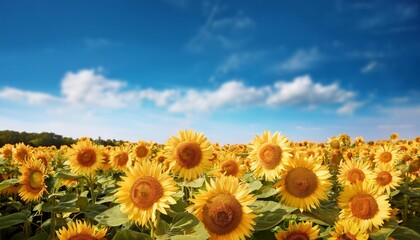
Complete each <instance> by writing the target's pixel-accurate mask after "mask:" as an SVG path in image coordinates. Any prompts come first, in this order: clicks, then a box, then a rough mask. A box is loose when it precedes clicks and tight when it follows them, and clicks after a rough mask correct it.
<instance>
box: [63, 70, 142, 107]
mask: <svg viewBox="0 0 420 240" xmlns="http://www.w3.org/2000/svg"><path fill="white" fill-rule="evenodd" d="M124 86H126V83H125V82H123V81H120V80H114V79H107V78H105V77H104V76H103V75H102V74H100V73H98V72H96V71H95V70H93V69H85V70H81V71H79V72H76V73H73V72H68V73H66V75H65V76H64V79H63V80H62V82H61V93H62V95H63V97H64V99H65V101H66V102H68V103H70V104H76V105H77V104H80V105H94V106H101V107H111V108H119V107H124V106H126V105H127V103H128V102H131V101H133V100H134V99H135V93H134V92H130V91H123V90H122V88H123V87H124Z"/></svg>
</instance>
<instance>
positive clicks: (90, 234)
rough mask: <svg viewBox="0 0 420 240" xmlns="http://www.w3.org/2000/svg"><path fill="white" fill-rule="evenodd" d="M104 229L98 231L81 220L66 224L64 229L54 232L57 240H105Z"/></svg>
mask: <svg viewBox="0 0 420 240" xmlns="http://www.w3.org/2000/svg"><path fill="white" fill-rule="evenodd" d="M106 232H107V229H106V228H103V229H98V228H96V227H94V226H92V225H91V224H90V223H88V222H86V221H82V220H76V222H71V223H68V224H67V228H66V227H62V228H61V229H59V230H57V231H55V233H56V234H57V237H58V239H59V240H73V239H89V240H103V239H104V240H105V239H106V238H105V234H106Z"/></svg>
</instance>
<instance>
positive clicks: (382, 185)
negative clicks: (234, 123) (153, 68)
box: [0, 130, 420, 240]
mask: <svg viewBox="0 0 420 240" xmlns="http://www.w3.org/2000/svg"><path fill="white" fill-rule="evenodd" d="M419 169H420V137H417V138H415V139H399V136H398V134H396V133H393V134H391V136H390V138H389V139H387V140H378V141H369V142H366V141H364V139H363V138H362V137H357V138H355V139H353V140H352V139H351V138H350V137H349V135H347V134H341V135H340V136H334V137H331V138H330V139H329V140H328V141H327V142H324V143H315V142H310V141H303V142H292V141H290V140H289V139H288V138H287V137H286V136H284V135H282V134H281V133H280V132H275V133H271V132H269V131H264V132H263V133H262V134H260V135H256V136H255V138H254V139H250V142H249V143H248V144H229V145H223V146H221V145H220V144H218V143H211V142H210V141H208V140H207V138H206V137H205V135H204V134H203V133H198V132H196V131H194V130H184V131H179V132H178V135H176V136H171V137H170V138H169V139H168V140H167V142H166V143H164V144H161V143H154V142H146V141H139V142H136V143H131V142H125V143H121V144H120V145H118V146H113V147H110V146H102V145H99V144H97V143H95V142H94V141H92V140H91V139H90V138H81V139H78V141H77V142H76V143H75V144H73V145H71V146H62V147H60V148H56V147H31V146H28V145H25V144H23V143H18V144H13V145H12V144H5V145H4V146H2V147H1V149H0V174H1V175H0V176H1V178H0V198H1V202H0V239H8V240H17V239H18V240H23V239H31V240H37V239H39V240H41V239H60V240H63V239H72V240H75V239H79V240H80V239H90V240H92V239H130V240H131V239H190V240H198V239H227V240H229V239H264V240H270V239H287V240H310V239H329V240H332V239H338V240H356V239H357V240H361V239H373V240H380V239H384V240H386V239H408V240H414V239H420V178H419V176H420V170H419Z"/></svg>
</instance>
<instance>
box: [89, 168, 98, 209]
mask: <svg viewBox="0 0 420 240" xmlns="http://www.w3.org/2000/svg"><path fill="white" fill-rule="evenodd" d="M94 185H95V184H94V182H93V175H92V174H90V175H89V190H90V195H91V197H92V204H95V203H96V196H95V186H94Z"/></svg>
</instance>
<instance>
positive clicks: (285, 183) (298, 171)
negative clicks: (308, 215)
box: [275, 155, 332, 211]
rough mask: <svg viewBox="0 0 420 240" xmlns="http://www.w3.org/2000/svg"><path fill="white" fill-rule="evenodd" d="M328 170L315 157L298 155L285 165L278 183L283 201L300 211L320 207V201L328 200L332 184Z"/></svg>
mask: <svg viewBox="0 0 420 240" xmlns="http://www.w3.org/2000/svg"><path fill="white" fill-rule="evenodd" d="M330 177H331V174H330V172H329V171H328V168H327V167H326V166H325V165H322V164H321V162H317V161H315V159H314V158H313V157H309V158H308V157H306V156H303V155H296V156H295V158H293V159H292V160H290V161H289V163H288V164H285V165H284V170H283V171H282V174H281V180H280V181H279V182H278V183H276V185H275V186H276V187H277V188H278V190H279V193H280V196H281V200H282V202H284V204H286V205H287V206H290V207H296V208H299V209H300V211H303V210H310V209H311V208H316V207H317V206H319V203H320V200H325V199H327V198H328V191H329V190H330V188H331V186H332V183H331V182H330V181H329V180H328V179H329V178H330Z"/></svg>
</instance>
